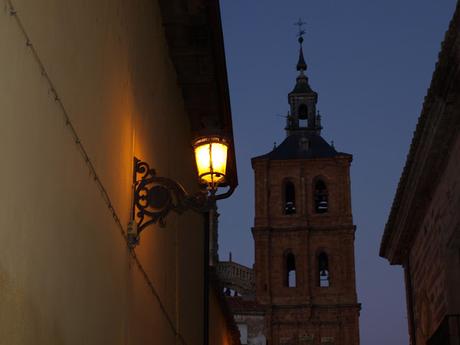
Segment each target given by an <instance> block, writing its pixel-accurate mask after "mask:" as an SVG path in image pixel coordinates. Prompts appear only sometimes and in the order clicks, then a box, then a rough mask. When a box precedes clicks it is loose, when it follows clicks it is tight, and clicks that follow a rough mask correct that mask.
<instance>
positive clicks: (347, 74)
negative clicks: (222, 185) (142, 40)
mask: <svg viewBox="0 0 460 345" xmlns="http://www.w3.org/2000/svg"><path fill="white" fill-rule="evenodd" d="M454 6H455V0H430V1H428V0H403V1H401V0H379V1H377V0H361V1H358V0H348V1H332V0H321V1H319V0H316V1H312V0H303V1H298V0H286V1H281V0H263V1H262V0H259V1H256V0H221V7H222V21H223V29H224V39H225V46H226V55H227V66H228V74H229V84H230V97H231V102H232V113H233V124H234V134H235V143H236V153H237V159H238V162H237V164H238V175H239V181H240V185H239V187H238V190H237V191H236V192H235V194H234V195H233V196H232V197H231V198H230V199H228V200H225V201H222V202H220V205H219V206H220V212H221V214H222V215H221V218H220V233H219V236H220V238H219V243H220V256H221V259H224V260H226V259H227V257H228V252H229V251H232V253H233V258H234V260H235V261H238V262H241V263H243V264H245V265H252V264H253V261H254V258H253V257H254V243H253V239H252V235H251V226H252V225H253V217H254V196H253V194H254V192H253V190H254V185H253V172H252V168H251V165H250V159H251V157H254V156H257V155H260V154H264V153H266V152H268V151H270V150H271V148H272V147H273V142H274V141H276V142H277V143H280V142H281V141H282V140H283V139H284V137H285V134H284V130H283V128H284V119H283V118H281V117H278V116H276V114H285V113H286V112H287V110H288V104H287V94H288V92H289V91H290V90H291V89H292V88H293V86H294V82H295V77H296V75H297V72H296V71H295V64H296V62H297V56H298V55H297V54H298V44H297V41H296V27H295V26H294V25H293V23H294V22H295V21H296V20H297V19H298V18H299V17H302V19H303V20H304V21H306V22H307V27H306V29H307V35H306V36H305V43H304V53H305V58H306V60H307V64H308V71H307V74H308V76H309V79H310V85H311V87H312V88H313V89H314V90H315V91H316V92H318V94H319V101H318V108H319V110H320V111H321V114H322V116H323V118H322V119H323V127H324V130H323V132H322V135H323V137H324V138H325V139H326V140H328V141H330V140H334V143H335V146H336V148H337V150H339V151H344V152H349V153H352V154H353V155H354V160H353V163H352V170H351V174H352V200H353V213H354V222H355V224H356V225H357V233H356V235H357V236H356V269H357V285H358V298H359V301H360V302H361V303H362V312H361V318H360V328H361V344H363V345H388V344H393V345H403V344H408V335H407V320H406V311H405V308H406V305H405V297H404V285H403V275H402V269H401V268H400V267H393V266H390V265H389V264H388V262H387V261H386V260H383V259H381V258H380V257H379V256H378V251H379V245H380V238H381V235H382V233H383V229H384V226H385V222H386V219H387V217H388V213H389V210H390V207H391V203H392V201H393V196H394V194H395V192H396V186H397V183H398V180H399V177H400V175H401V171H402V168H403V165H404V162H405V159H406V155H407V152H408V150H409V145H410V141H411V139H412V133H413V131H414V130H415V126H416V122H417V119H418V116H419V114H420V110H421V108H422V104H423V98H424V96H425V94H426V91H427V88H428V86H429V83H430V80H431V75H432V73H433V70H434V67H435V63H436V61H437V55H438V53H439V50H440V46H441V42H442V40H443V37H444V33H445V31H446V30H447V27H448V24H449V21H450V18H451V16H452V14H453V9H454Z"/></svg>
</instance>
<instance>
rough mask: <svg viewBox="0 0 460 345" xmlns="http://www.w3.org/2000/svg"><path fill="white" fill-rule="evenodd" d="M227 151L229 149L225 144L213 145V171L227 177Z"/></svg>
mask: <svg viewBox="0 0 460 345" xmlns="http://www.w3.org/2000/svg"><path fill="white" fill-rule="evenodd" d="M227 150H228V147H227V146H226V145H224V144H221V143H212V144H211V162H212V170H213V171H214V173H219V174H221V175H225V171H226V168H227ZM222 178H223V176H222Z"/></svg>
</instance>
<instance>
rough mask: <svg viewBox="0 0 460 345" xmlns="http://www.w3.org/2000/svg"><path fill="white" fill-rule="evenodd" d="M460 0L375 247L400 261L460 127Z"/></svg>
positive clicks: (426, 206)
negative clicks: (388, 213) (384, 223)
mask: <svg viewBox="0 0 460 345" xmlns="http://www.w3.org/2000/svg"><path fill="white" fill-rule="evenodd" d="M459 30H460V3H458V4H457V8H456V11H455V14H454V17H453V19H452V21H451V23H450V26H449V30H448V31H447V33H446V36H445V39H444V42H443V44H442V48H441V52H440V54H439V58H438V63H437V64H436V68H435V71H434V73H433V77H432V81H431V85H430V88H429V90H428V93H427V95H426V97H425V101H424V104H423V109H422V112H421V115H420V117H419V120H418V123H417V127H416V130H415V133H414V137H413V138H412V143H411V146H410V150H409V154H408V156H407V160H406V164H405V167H404V169H403V172H402V175H401V178H400V181H399V184H398V188H397V191H396V195H395V198H394V200H393V205H392V207H391V211H390V215H389V218H388V221H387V223H386V226H385V230H384V234H383V237H382V241H381V246H380V256H382V257H385V258H387V259H388V260H389V261H390V263H391V264H402V262H403V259H404V255H405V252H406V251H407V250H408V248H409V247H410V244H411V241H412V240H413V238H414V236H415V235H416V233H417V231H418V229H419V227H420V224H421V222H422V221H423V219H424V215H425V213H426V210H427V208H428V206H429V204H430V202H431V200H432V196H433V194H434V192H435V190H436V187H437V185H438V183H439V179H440V177H441V175H442V172H443V171H444V169H445V166H446V164H447V163H448V161H449V157H450V151H451V147H452V145H453V143H454V141H455V139H456V138H457V136H458V133H459V128H460V114H459V112H460V100H459V95H460V66H459V63H460V37H459Z"/></svg>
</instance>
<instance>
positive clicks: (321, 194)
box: [314, 180, 329, 213]
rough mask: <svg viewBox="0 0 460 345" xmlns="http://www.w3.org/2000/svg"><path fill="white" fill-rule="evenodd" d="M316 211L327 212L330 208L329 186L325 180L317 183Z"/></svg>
mask: <svg viewBox="0 0 460 345" xmlns="http://www.w3.org/2000/svg"><path fill="white" fill-rule="evenodd" d="M314 199H315V211H316V213H326V212H327V211H328V210H329V203H328V193H327V187H326V184H325V183H324V181H323V180H318V181H317V182H316V183H315V196H314Z"/></svg>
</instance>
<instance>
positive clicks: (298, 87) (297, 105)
mask: <svg viewBox="0 0 460 345" xmlns="http://www.w3.org/2000/svg"><path fill="white" fill-rule="evenodd" d="M294 25H296V26H298V27H299V31H298V33H297V37H298V38H297V41H298V42H299V46H300V47H299V60H298V62H297V71H299V72H300V73H299V75H298V76H297V78H296V84H295V86H294V89H293V90H292V91H291V92H290V93H289V95H288V101H289V105H290V108H291V110H290V114H289V116H288V117H287V119H286V120H287V121H286V128H285V129H286V134H287V136H290V135H291V134H304V135H308V134H317V135H320V134H321V118H320V116H317V114H316V103H317V101H318V94H317V93H316V92H315V91H313V90H312V88H311V87H310V84H309V83H308V77H307V76H306V74H305V71H306V70H307V63H306V62H305V58H304V56H303V49H302V44H303V35H305V30H304V29H303V26H304V25H305V22H303V21H302V19H299V20H298V21H297V22H296V23H294Z"/></svg>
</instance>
